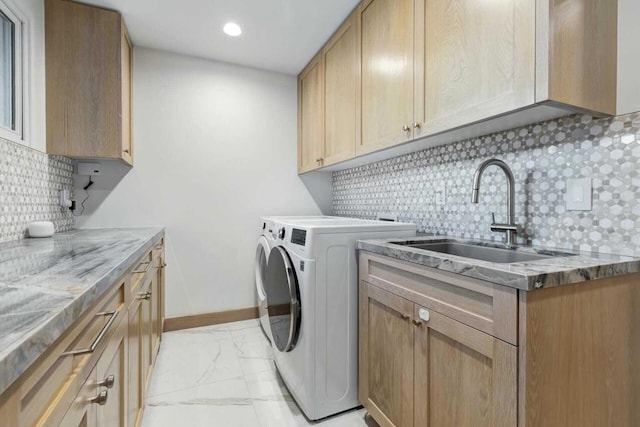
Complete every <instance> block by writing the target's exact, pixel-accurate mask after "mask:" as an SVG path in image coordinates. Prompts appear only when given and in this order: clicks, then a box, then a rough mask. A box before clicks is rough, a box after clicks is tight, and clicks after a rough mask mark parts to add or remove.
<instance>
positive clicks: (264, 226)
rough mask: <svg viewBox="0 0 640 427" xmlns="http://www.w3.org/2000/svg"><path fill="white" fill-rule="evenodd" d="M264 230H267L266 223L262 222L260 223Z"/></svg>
mask: <svg viewBox="0 0 640 427" xmlns="http://www.w3.org/2000/svg"><path fill="white" fill-rule="evenodd" d="M265 228H267V223H266V222H263V223H262V229H263V230H264V229H265Z"/></svg>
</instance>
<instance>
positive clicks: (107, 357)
mask: <svg viewBox="0 0 640 427" xmlns="http://www.w3.org/2000/svg"><path fill="white" fill-rule="evenodd" d="M126 333H127V321H126V320H124V321H122V322H120V325H119V326H118V329H117V330H116V332H115V334H114V336H113V337H112V338H111V339H110V340H109V344H108V345H107V348H106V349H105V351H104V353H103V355H102V356H101V357H100V359H99V360H98V364H97V367H96V369H97V374H98V383H97V384H98V385H99V386H100V388H101V389H103V390H106V391H107V393H108V399H107V401H106V402H105V403H104V405H101V406H98V408H97V409H98V426H99V427H124V426H126V413H125V408H126V404H125V400H124V399H125V396H126V391H125V388H126V387H127V381H126V370H125V368H126V360H125V357H126V351H125V348H126V344H127V340H126V338H127V335H126Z"/></svg>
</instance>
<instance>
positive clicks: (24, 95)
mask: <svg viewBox="0 0 640 427" xmlns="http://www.w3.org/2000/svg"><path fill="white" fill-rule="evenodd" d="M0 11H2V13H3V14H4V15H5V16H6V17H7V18H8V19H9V20H10V21H12V22H13V24H14V29H15V36H14V46H13V48H14V64H15V65H14V67H15V68H14V105H13V109H14V124H15V130H14V129H10V128H7V127H4V126H2V125H0V138H3V139H6V140H9V141H13V142H17V143H19V144H23V145H29V144H28V138H27V137H28V132H27V129H28V126H27V124H28V118H29V102H28V100H29V97H28V94H29V91H28V83H29V75H28V72H29V67H28V65H29V64H28V60H29V56H28V52H29V43H28V39H29V37H28V36H29V27H28V22H27V20H26V19H25V16H24V15H23V14H22V12H21V11H20V10H19V9H18V8H17V7H16V5H15V4H14V3H13V2H12V1H10V0H0Z"/></svg>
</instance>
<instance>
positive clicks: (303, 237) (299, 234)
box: [291, 228, 307, 246]
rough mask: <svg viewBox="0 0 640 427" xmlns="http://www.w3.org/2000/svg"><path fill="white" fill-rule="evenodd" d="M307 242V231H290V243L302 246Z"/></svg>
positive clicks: (295, 229) (297, 229)
mask: <svg viewBox="0 0 640 427" xmlns="http://www.w3.org/2000/svg"><path fill="white" fill-rule="evenodd" d="M306 242H307V231H306V230H300V229H299V228H294V229H292V230H291V243H293V244H295V245H300V246H304V245H305V244H306Z"/></svg>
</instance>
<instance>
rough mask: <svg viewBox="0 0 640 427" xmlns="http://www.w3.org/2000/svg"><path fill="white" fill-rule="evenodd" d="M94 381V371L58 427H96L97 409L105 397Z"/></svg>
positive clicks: (95, 375)
mask: <svg viewBox="0 0 640 427" xmlns="http://www.w3.org/2000/svg"><path fill="white" fill-rule="evenodd" d="M96 379H97V374H96V370H95V369H94V370H93V371H91V374H89V377H88V378H87V380H86V381H85V383H84V385H83V386H82V387H81V388H80V392H79V393H78V396H77V397H76V398H75V399H74V401H73V403H72V404H71V407H70V408H69V409H68V410H67V413H66V414H65V416H64V418H63V419H62V421H61V422H60V424H59V427H97V412H96V411H97V407H98V406H99V405H100V403H101V402H102V401H104V399H105V398H106V397H105V396H106V395H105V394H104V392H103V391H100V387H98V386H97V385H96ZM101 393H102V394H101Z"/></svg>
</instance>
